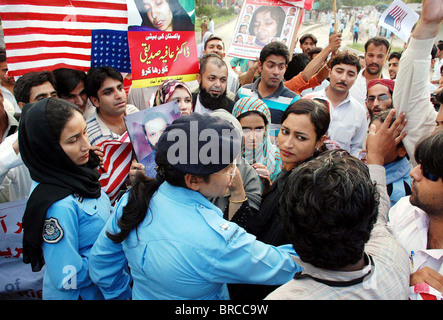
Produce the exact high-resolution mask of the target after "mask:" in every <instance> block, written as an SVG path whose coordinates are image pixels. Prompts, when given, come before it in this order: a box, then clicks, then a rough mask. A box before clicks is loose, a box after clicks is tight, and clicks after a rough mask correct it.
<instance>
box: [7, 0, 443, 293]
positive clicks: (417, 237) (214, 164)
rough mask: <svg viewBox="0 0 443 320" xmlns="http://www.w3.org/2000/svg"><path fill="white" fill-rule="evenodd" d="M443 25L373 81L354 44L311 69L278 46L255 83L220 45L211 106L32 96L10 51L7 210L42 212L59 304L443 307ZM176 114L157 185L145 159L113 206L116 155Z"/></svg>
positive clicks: (97, 95) (95, 76) (177, 97)
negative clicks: (336, 302)
mask: <svg viewBox="0 0 443 320" xmlns="http://www.w3.org/2000/svg"><path fill="white" fill-rule="evenodd" d="M442 21H443V8H442V7H441V1H440V0H424V1H423V9H422V13H421V17H420V20H419V21H418V23H417V25H416V27H415V28H414V31H413V33H412V35H411V38H410V40H409V42H408V44H407V47H406V49H405V51H404V52H402V53H401V54H400V53H390V52H388V50H389V47H390V46H389V42H388V41H387V40H386V39H385V38H382V37H373V38H370V39H369V40H368V41H367V42H366V44H365V53H364V59H363V61H364V66H362V64H361V60H360V58H359V57H358V56H357V55H355V54H353V53H350V52H347V51H339V48H340V46H341V33H332V34H331V35H330V37H329V44H328V45H327V46H326V47H325V48H323V49H322V48H317V47H316V43H317V39H316V37H315V36H314V35H312V34H309V35H305V36H303V37H301V38H300V48H301V49H302V50H303V53H301V55H304V58H303V59H305V60H303V61H305V62H301V61H302V60H301V58H300V56H299V55H294V57H293V58H292V60H291V55H290V53H289V51H288V47H287V46H286V45H285V44H283V43H281V42H278V41H276V42H270V43H269V44H267V45H265V46H263V49H262V50H261V53H260V57H259V59H258V60H257V61H254V60H251V61H249V63H248V68H247V70H246V71H244V72H243V73H242V74H241V75H240V76H238V75H237V74H236V73H235V72H233V70H232V68H231V67H230V66H229V65H228V64H226V62H225V61H224V58H225V52H224V43H223V39H221V38H220V37H217V36H215V35H213V34H212V35H211V36H208V37H207V38H203V39H204V41H203V48H202V50H201V58H200V60H199V66H200V68H199V74H198V75H197V84H198V88H197V90H191V88H190V86H189V84H187V83H184V82H181V81H179V80H172V79H169V80H166V81H165V82H164V83H162V84H161V85H160V86H159V87H158V88H155V91H154V92H152V91H151V95H150V96H149V97H146V96H145V95H144V94H143V92H142V91H143V89H140V90H133V89H131V90H130V91H129V94H127V92H126V91H125V90H124V86H123V77H122V75H121V73H120V72H118V71H117V70H115V69H114V68H112V67H101V68H91V69H90V70H89V71H88V72H87V73H84V72H80V71H76V70H71V69H65V68H62V69H56V70H53V71H42V72H31V73H28V74H25V75H23V76H21V77H19V78H18V79H17V80H15V79H14V77H9V76H8V74H7V61H6V51H5V50H4V49H2V50H0V67H1V68H0V76H1V95H0V120H1V123H0V136H1V138H2V140H1V144H0V179H1V181H0V182H1V183H2V185H1V186H2V190H1V191H2V198H3V202H4V201H16V200H20V199H23V198H26V199H27V204H26V209H25V211H24V213H23V262H24V263H25V264H29V265H30V269H32V271H34V272H38V271H40V270H43V269H44V270H45V274H44V278H43V284H42V290H43V299H57V300H68V299H69V300H71V299H72V300H78V299H83V300H99V299H136V300H139V299H142V300H145V299H166V300H176V299H211V300H218V299H223V300H227V299H233V300H242V299H270V300H272V299H278V300H281V299H322V300H326V299H399V300H400V299H414V298H416V296H414V295H417V294H420V293H423V294H427V295H432V296H433V297H435V298H440V299H442V298H443V265H442V259H441V257H442V256H443V253H442V252H443V233H442V232H441V230H442V227H443V225H442V221H443V220H442V214H443V170H442V166H441V163H443V157H442V156H443V153H442V151H441V150H443V130H441V129H442V128H443V125H442V123H443V122H442V121H443V110H442V108H440V104H442V103H443V81H441V80H440V83H439V84H437V86H438V88H433V89H432V87H431V79H430V70H431V65H432V66H433V67H434V68H438V69H439V70H438V73H440V74H441V75H442V76H441V78H442V79H443V67H440V62H437V63H432V64H431V61H432V59H435V57H438V59H441V60H439V61H443V57H440V53H441V52H443V46H442V50H440V47H439V46H440V44H439V45H438V46H437V48H438V50H437V53H435V52H434V54H432V52H433V47H434V43H435V41H436V36H437V34H438V32H439V31H440V23H441V22H442ZM434 51H435V50H434ZM386 63H388V64H389V77H387V76H385V75H383V72H382V70H383V66H384V65H385V64H386ZM295 69H298V70H296V71H294V70H295ZM150 90H152V88H151V89H150ZM133 95H138V96H136V97H134V96H133ZM140 97H144V98H143V99H140ZM137 100H143V103H140V104H138V103H137V102H135V103H134V104H132V103H128V101H129V102H133V101H137ZM172 101H177V102H178V106H179V109H180V113H181V116H180V117H179V118H178V119H176V120H175V121H173V122H172V123H171V124H169V125H165V126H163V127H162V128H161V130H158V132H156V133H153V135H154V134H156V135H157V136H156V137H155V142H152V144H151V146H152V147H153V150H154V151H155V152H154V153H153V156H152V157H151V158H152V159H150V160H149V161H150V162H152V163H154V165H153V166H152V167H153V169H152V172H151V173H150V174H148V175H147V174H146V170H145V165H143V164H142V163H140V162H138V161H137V160H136V159H135V156H134V155H133V156H132V162H131V164H130V167H128V170H127V171H125V172H123V173H124V175H125V177H124V179H123V180H122V181H123V183H122V184H120V185H119V186H118V187H117V189H116V191H117V192H115V190H113V191H112V193H111V191H109V189H104V188H103V185H102V183H101V182H102V181H103V178H104V177H105V176H106V177H112V176H113V175H112V172H104V171H103V170H105V169H103V167H102V164H103V162H104V161H106V160H107V157H108V154H107V153H106V150H104V149H103V148H102V145H103V143H104V142H106V141H118V140H120V139H121V138H122V136H124V135H125V134H126V133H127V128H126V126H125V119H124V117H125V116H127V115H129V114H133V113H136V112H138V111H140V110H143V109H146V108H156V107H157V106H160V105H162V104H165V103H168V102H172ZM146 134H147V139H149V136H148V134H149V133H148V132H146ZM108 161H109V159H108ZM106 168H107V169H106V170H117V169H116V168H117V166H114V167H113V166H109V167H106ZM99 169H100V170H99ZM111 182H112V181H111ZM67 268H68V271H69V272H67Z"/></svg>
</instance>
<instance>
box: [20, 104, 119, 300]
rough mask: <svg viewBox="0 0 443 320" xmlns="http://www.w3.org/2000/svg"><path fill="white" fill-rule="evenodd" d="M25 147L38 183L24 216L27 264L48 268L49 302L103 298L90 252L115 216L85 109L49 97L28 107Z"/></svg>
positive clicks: (23, 120)
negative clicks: (103, 187)
mask: <svg viewBox="0 0 443 320" xmlns="http://www.w3.org/2000/svg"><path fill="white" fill-rule="evenodd" d="M19 148H20V154H21V157H22V159H23V162H24V164H25V165H26V166H27V167H28V169H29V172H30V174H31V178H32V180H33V184H32V187H31V194H30V196H29V199H28V202H27V204H26V210H25V213H24V216H23V261H24V262H25V263H30V264H31V266H32V270H33V271H39V270H41V268H42V267H43V265H45V264H46V271H45V275H44V278H43V299H57V300H71V299H72V300H77V299H88V300H89V299H103V296H102V294H101V293H100V291H99V289H98V288H97V287H96V286H95V285H94V284H93V283H92V281H91V279H90V277H89V266H88V265H89V251H90V249H91V247H92V245H93V244H94V242H95V240H96V238H97V236H98V234H99V232H100V231H101V229H102V227H103V226H104V225H105V222H106V220H107V219H108V217H109V215H110V212H111V205H110V201H109V198H108V196H107V195H106V193H104V192H103V191H102V190H101V187H100V183H99V181H98V179H99V177H100V174H99V173H98V171H97V170H96V167H97V166H98V164H99V162H100V160H99V158H98V156H97V155H95V153H94V152H92V151H91V145H90V144H89V140H88V135H87V133H86V123H85V121H84V119H83V116H82V112H81V110H80V109H79V108H78V107H76V106H75V105H73V104H71V103H70V102H67V101H65V100H62V99H58V98H48V99H44V100H42V101H39V102H37V103H35V104H29V105H26V106H25V107H24V108H23V112H22V116H21V120H20V126H19Z"/></svg>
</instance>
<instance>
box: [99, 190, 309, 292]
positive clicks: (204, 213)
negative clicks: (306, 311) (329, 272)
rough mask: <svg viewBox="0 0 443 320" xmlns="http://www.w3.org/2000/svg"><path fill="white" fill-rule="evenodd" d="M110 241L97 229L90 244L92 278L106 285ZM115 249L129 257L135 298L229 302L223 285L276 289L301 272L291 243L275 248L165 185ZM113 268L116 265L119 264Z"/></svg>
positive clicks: (112, 277)
mask: <svg viewBox="0 0 443 320" xmlns="http://www.w3.org/2000/svg"><path fill="white" fill-rule="evenodd" d="M127 200H128V194H125V195H124V196H123V198H122V199H121V201H120V202H119V203H118V205H117V207H116V210H115V211H116V212H115V214H114V215H113V216H112V217H111V219H110V220H109V221H108V223H107V226H106V229H108V230H110V231H111V232H115V231H117V230H118V229H112V228H116V221H117V219H118V218H119V217H120V216H121V214H122V210H123V207H124V205H126V203H127ZM108 241H110V240H109V239H108V238H107V237H106V236H105V234H104V233H103V232H102V233H101V234H100V236H99V238H98V239H97V242H96V244H95V245H94V253H93V256H94V257H93V258H92V259H93V260H94V261H95V262H94V263H93V264H92V265H91V274H92V273H94V274H96V275H95V276H94V278H95V279H107V283H108V284H111V283H117V282H118V279H119V277H120V276H118V272H116V270H115V269H116V267H115V264H114V261H113V260H112V258H111V259H109V260H108V261H107V260H106V259H105V257H106V256H111V257H116V256H117V255H118V250H119V247H118V246H115V247H114V254H110V253H109V249H105V248H109V246H107V245H105V244H106V243H107V242H108ZM100 248H101V249H104V250H105V251H104V253H103V254H102V252H101V250H100ZM120 249H122V250H123V251H124V255H120V259H124V257H126V258H127V261H128V263H129V267H130V270H131V275H132V278H133V280H134V284H133V289H132V298H133V299H165V300H168V299H193V300H197V299H211V300H217V299H229V293H228V289H227V283H253V284H269V285H271V284H272V285H279V284H284V283H286V282H288V281H289V280H291V279H292V277H293V275H294V274H295V273H296V272H298V271H301V268H300V267H299V266H298V265H296V264H295V262H294V261H293V260H292V258H291V254H293V255H295V252H294V250H293V248H292V246H291V245H285V246H281V247H278V248H277V247H273V246H269V245H267V244H264V243H262V242H260V241H257V240H256V238H255V236H253V235H251V234H248V233H247V232H246V231H245V230H244V229H243V228H241V227H239V226H238V225H237V224H235V223H232V222H229V221H227V220H224V219H223V217H222V212H221V211H220V209H218V208H217V207H216V206H214V205H213V204H212V203H211V202H210V201H209V200H208V199H206V198H205V197H204V196H203V195H202V194H200V193H199V192H196V191H192V190H190V189H186V188H181V187H175V186H172V185H171V184H169V183H167V182H164V183H163V184H162V185H161V186H160V187H159V190H158V191H157V192H156V193H155V194H154V196H153V197H152V199H151V201H150V204H149V209H148V213H147V215H146V217H145V219H144V221H143V222H142V223H141V224H140V225H139V226H138V228H137V230H132V231H131V232H130V234H129V236H128V238H126V240H125V241H123V242H122V246H121V248H120ZM97 261H99V262H100V263H96V262H97ZM118 265H119V267H120V268H121V267H122V262H121V261H120V263H118ZM120 275H121V274H120ZM94 281H95V280H94ZM117 287H120V288H121V287H122V286H121V285H120V286H117Z"/></svg>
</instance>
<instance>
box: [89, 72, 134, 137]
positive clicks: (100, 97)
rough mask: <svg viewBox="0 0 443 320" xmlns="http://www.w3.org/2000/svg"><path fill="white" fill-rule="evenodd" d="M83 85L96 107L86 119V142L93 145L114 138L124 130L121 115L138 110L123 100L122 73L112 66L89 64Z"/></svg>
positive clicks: (124, 94) (124, 93) (124, 95)
mask: <svg viewBox="0 0 443 320" xmlns="http://www.w3.org/2000/svg"><path fill="white" fill-rule="evenodd" d="M85 86H86V93H87V95H88V98H89V99H90V100H91V102H92V104H93V105H94V107H95V108H96V109H95V111H94V112H93V114H92V115H91V116H89V117H88V118H87V119H86V125H87V126H86V130H87V132H88V136H89V142H90V143H91V145H93V146H95V145H97V144H99V143H102V142H103V141H106V140H116V139H118V138H119V137H120V136H121V135H123V134H124V133H125V132H126V125H125V121H124V116H125V115H127V114H130V113H133V112H137V111H138V109H137V108H136V107H134V106H133V105H128V104H127V96H126V92H125V90H124V88H123V77H122V75H121V74H120V72H118V71H117V70H115V69H114V68H112V67H102V68H91V70H89V72H88V74H87V77H86V83H85Z"/></svg>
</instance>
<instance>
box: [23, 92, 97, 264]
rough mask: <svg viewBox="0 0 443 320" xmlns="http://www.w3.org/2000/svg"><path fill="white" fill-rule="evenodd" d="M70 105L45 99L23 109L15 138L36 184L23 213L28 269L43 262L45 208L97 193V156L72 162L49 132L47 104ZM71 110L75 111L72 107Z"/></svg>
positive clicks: (92, 196)
mask: <svg viewBox="0 0 443 320" xmlns="http://www.w3.org/2000/svg"><path fill="white" fill-rule="evenodd" d="M51 104H52V105H57V106H61V104H70V103H69V102H67V101H65V100H62V99H58V98H48V99H44V100H42V101H39V102H37V103H35V104H28V105H26V106H25V107H24V108H23V111H22V116H21V119H20V125H19V133H18V141H19V149H20V155H21V158H22V160H23V163H24V164H25V165H26V167H27V168H28V169H29V172H30V174H31V178H32V180H34V181H36V182H38V183H39V184H38V186H37V187H36V188H35V189H34V190H33V192H32V193H31V195H30V197H29V199H28V202H27V204H26V210H25V213H24V215H23V225H22V226H23V262H24V263H31V266H32V271H34V272H37V271H40V270H41V268H42V267H43V265H44V264H45V262H44V259H43V251H42V248H41V246H42V240H43V236H42V233H43V225H44V222H45V219H46V211H47V210H48V209H49V207H50V206H51V205H52V204H53V203H54V202H56V201H58V200H61V199H63V198H65V197H67V196H68V195H70V194H78V195H79V196H81V197H84V198H99V197H100V195H101V187H100V182H99V181H98V179H99V177H100V174H99V173H98V171H97V170H96V166H97V165H98V163H99V159H98V156H96V155H95V153H94V152H92V151H90V152H89V154H90V157H89V162H88V163H87V164H86V165H82V166H79V165H76V164H75V163H74V162H72V160H71V159H70V158H69V157H68V156H67V155H66V153H65V152H64V151H63V149H62V147H61V146H60V143H59V141H58V139H57V138H56V137H55V135H54V134H53V132H52V130H51V128H50V126H49V124H48V121H47V118H46V106H47V105H51ZM73 112H77V111H75V110H73Z"/></svg>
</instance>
